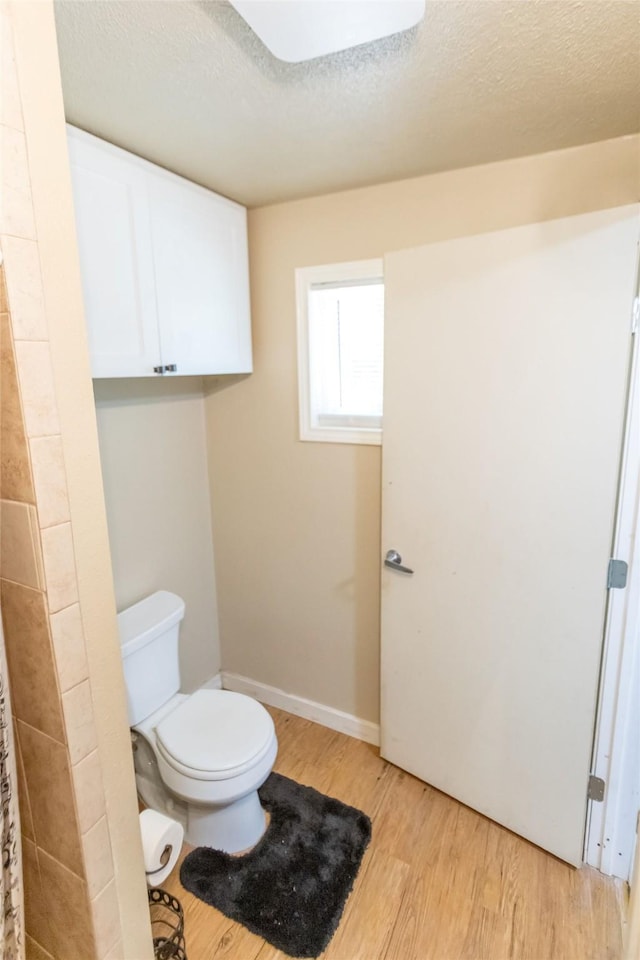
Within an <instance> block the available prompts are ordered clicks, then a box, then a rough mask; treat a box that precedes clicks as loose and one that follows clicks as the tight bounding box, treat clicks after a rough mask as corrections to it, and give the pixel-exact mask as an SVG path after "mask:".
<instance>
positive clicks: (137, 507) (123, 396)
mask: <svg viewBox="0 0 640 960" xmlns="http://www.w3.org/2000/svg"><path fill="white" fill-rule="evenodd" d="M94 394H95V400H96V413H97V420H98V435H99V441H100V459H101V462H102V476H103V481H104V489H105V500H106V505H107V521H108V525H109V540H110V544H111V559H112V565H113V579H114V586H115V594H116V603H117V606H118V609H119V610H122V609H123V608H124V607H127V606H129V605H130V604H132V603H135V602H136V601H137V600H140V599H142V597H144V596H146V595H147V594H149V593H152V592H153V591H154V590H160V589H165V590H172V591H173V592H174V593H177V594H179V596H181V597H182V598H183V599H184V601H185V604H186V613H185V619H184V622H183V625H182V630H181V635H180V665H181V671H182V686H183V689H184V690H185V691H191V690H194V689H195V688H196V687H198V686H200V685H201V684H202V683H204V682H205V681H206V680H208V679H209V678H210V677H212V676H213V675H214V674H216V673H217V672H218V671H219V669H220V645H219V641H218V612H217V604H216V587H215V570H214V561H213V544H212V536H211V517H210V508H209V479H208V471H207V449H206V436H205V424H204V403H203V398H202V381H201V379H200V378H199V377H180V378H179V379H173V378H172V379H169V378H165V379H162V380H160V379H158V380H144V379H141V380H94Z"/></svg>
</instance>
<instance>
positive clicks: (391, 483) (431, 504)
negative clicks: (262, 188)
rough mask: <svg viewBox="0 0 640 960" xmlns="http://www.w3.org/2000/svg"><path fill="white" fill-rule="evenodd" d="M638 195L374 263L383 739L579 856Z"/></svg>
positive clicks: (557, 848)
mask: <svg viewBox="0 0 640 960" xmlns="http://www.w3.org/2000/svg"><path fill="white" fill-rule="evenodd" d="M637 239H638V208H637V207H636V206H634V207H625V208H618V209H616V210H609V211H600V212H598V213H592V214H586V215H584V216H579V217H571V218H567V219H564V220H556V221H550V222H547V223H541V224H535V225H531V226H525V227H518V228H516V229H512V230H505V231H500V232H496V233H491V234H485V235H482V236H476V237H468V238H464V239H460V240H453V241H449V242H445V243H437V244H431V245H429V246H425V247H421V248H418V249H414V250H409V251H403V252H400V253H394V254H390V255H389V256H387V258H386V260H385V301H386V307H385V399H384V441H383V522H382V535H383V540H382V544H383V550H384V552H385V553H386V551H387V550H389V549H395V550H396V551H399V553H400V554H401V555H402V558H403V563H405V564H407V565H408V566H409V567H412V568H414V570H415V573H414V575H413V576H409V575H407V574H403V573H401V572H399V571H396V570H391V569H388V568H383V575H382V722H381V727H382V730H381V735H382V754H383V756H384V757H386V758H387V759H388V760H390V761H392V762H393V763H395V764H397V765H398V766H400V767H403V768H404V769H406V770H409V771H410V772H411V773H413V774H415V775H416V776H418V777H420V778H421V779H423V780H425V781H427V782H428V783H431V784H433V785H434V786H435V787H437V788H439V789H441V790H443V791H444V792H445V793H448V794H450V795H451V796H453V797H456V798H458V799H459V800H461V801H462V802H464V803H466V804H468V805H469V806H471V807H473V808H474V809H476V810H478V811H480V812H481V813H484V814H486V815H487V816H489V817H491V818H492V819H494V820H496V821H498V822H499V823H502V824H504V825H505V826H507V827H509V828H510V829H511V830H514V831H515V832H516V833H519V834H521V835H522V836H524V837H527V838H528V839H530V840H532V841H533V842H534V843H536V844H539V845H540V846H542V847H544V848H546V849H547V850H550V851H551V852H552V853H554V854H556V855H557V856H559V857H561V858H562V859H564V860H567V861H569V862H571V863H576V864H577V863H579V862H580V861H581V859H582V847H583V834H584V819H585V808H586V791H587V781H588V775H589V763H590V754H591V747H592V739H593V725H594V714H595V705H596V697H597V687H598V674H599V665H600V655H601V646H602V629H603V617H604V609H605V599H606V576H607V563H608V558H609V551H610V547H611V537H612V531H613V519H614V509H615V500H616V485H617V477H618V466H619V457H620V445H621V437H622V428H623V413H624V404H625V393H626V381H627V369H628V358H629V351H630V343H631V303H632V298H633V288H634V280H635V266H636V255H637Z"/></svg>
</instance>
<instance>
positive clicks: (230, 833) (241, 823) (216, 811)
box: [185, 790, 267, 853]
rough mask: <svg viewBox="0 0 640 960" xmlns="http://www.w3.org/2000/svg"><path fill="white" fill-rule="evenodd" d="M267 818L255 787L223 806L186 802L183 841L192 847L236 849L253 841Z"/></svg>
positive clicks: (227, 851)
mask: <svg viewBox="0 0 640 960" xmlns="http://www.w3.org/2000/svg"><path fill="white" fill-rule="evenodd" d="M266 825H267V821H266V817H265V812H264V809H263V808H262V805H261V803H260V798H259V796H258V791H257V790H254V791H253V792H252V793H247V794H246V795H245V796H244V797H240V799H239V800H235V801H234V802H233V803H229V804H226V805H225V806H206V807H205V806H202V807H201V806H199V805H198V804H194V803H188V804H187V829H186V837H185V839H186V841H187V843H190V844H192V846H194V847H213V848H214V849H215V850H224V852H225V853H239V852H240V851H241V850H247V849H248V848H249V847H253V846H255V845H256V843H257V842H258V840H259V839H260V837H261V836H262V835H263V833H264V831H265V829H266Z"/></svg>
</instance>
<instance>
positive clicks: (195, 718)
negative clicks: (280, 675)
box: [155, 690, 275, 781]
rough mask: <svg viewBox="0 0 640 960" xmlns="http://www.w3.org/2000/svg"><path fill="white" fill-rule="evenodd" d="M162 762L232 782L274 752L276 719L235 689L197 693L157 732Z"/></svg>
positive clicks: (195, 776) (186, 774)
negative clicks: (274, 720)
mask: <svg viewBox="0 0 640 960" xmlns="http://www.w3.org/2000/svg"><path fill="white" fill-rule="evenodd" d="M155 734H156V745H157V749H158V753H159V754H160V756H161V757H162V759H163V760H164V761H165V762H166V763H167V764H168V765H169V766H170V767H171V768H172V769H173V770H174V771H175V772H177V773H178V774H182V775H183V776H184V777H187V778H190V779H194V780H207V781H212V780H230V779H232V778H235V777H239V776H241V775H242V774H244V773H246V772H247V771H249V770H251V769H253V768H254V767H256V766H257V765H259V764H260V763H261V761H262V760H263V759H264V758H265V757H266V756H267V755H271V754H272V752H273V743H274V740H275V729H274V726H273V720H272V719H271V717H270V715H269V714H268V713H267V711H266V710H265V709H264V707H263V706H262V704H260V703H258V702H257V701H256V700H252V699H251V698H249V697H246V696H244V695H242V694H238V693H233V692H231V691H230V690H198V691H196V693H194V694H192V695H191V696H190V697H188V698H186V699H185V700H183V701H182V703H181V704H180V705H179V706H178V707H177V708H176V709H175V710H173V711H172V712H171V713H169V714H168V715H167V716H166V717H164V719H162V720H161V721H160V723H159V724H158V725H157V727H156V728H155Z"/></svg>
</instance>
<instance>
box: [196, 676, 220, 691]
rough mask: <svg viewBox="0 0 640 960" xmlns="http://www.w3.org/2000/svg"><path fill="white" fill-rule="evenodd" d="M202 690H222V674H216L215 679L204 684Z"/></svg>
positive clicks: (212, 678)
mask: <svg viewBox="0 0 640 960" xmlns="http://www.w3.org/2000/svg"><path fill="white" fill-rule="evenodd" d="M200 689H201V690H222V674H221V673H216V675H215V677H211V680H207V682H206V683H203V684H202V687H201V688H200Z"/></svg>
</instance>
